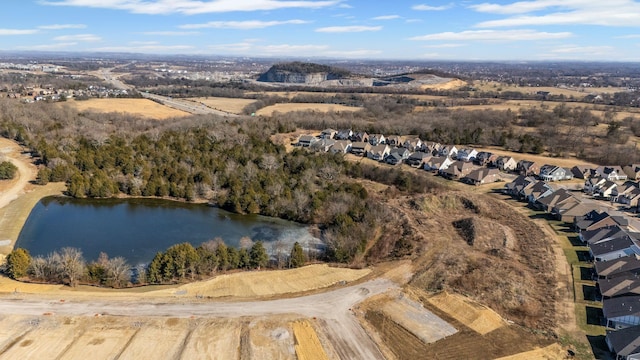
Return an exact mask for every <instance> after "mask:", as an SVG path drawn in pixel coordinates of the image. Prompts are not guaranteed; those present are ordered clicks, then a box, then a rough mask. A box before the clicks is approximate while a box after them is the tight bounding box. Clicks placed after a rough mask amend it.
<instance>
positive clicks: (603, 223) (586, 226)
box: [574, 210, 629, 236]
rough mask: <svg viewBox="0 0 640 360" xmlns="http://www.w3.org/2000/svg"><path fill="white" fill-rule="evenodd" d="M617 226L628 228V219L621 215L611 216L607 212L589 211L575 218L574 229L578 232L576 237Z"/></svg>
mask: <svg viewBox="0 0 640 360" xmlns="http://www.w3.org/2000/svg"><path fill="white" fill-rule="evenodd" d="M615 226H618V227H620V228H622V229H625V230H626V229H628V228H629V219H627V217H626V216H622V215H611V214H609V213H608V212H606V211H604V212H599V211H597V210H593V211H590V212H589V213H588V214H586V215H585V216H584V217H580V218H577V219H576V220H575V222H574V228H575V229H576V230H577V231H578V236H580V235H582V233H584V232H586V231H593V230H597V229H602V228H610V227H615Z"/></svg>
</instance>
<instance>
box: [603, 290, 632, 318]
mask: <svg viewBox="0 0 640 360" xmlns="http://www.w3.org/2000/svg"><path fill="white" fill-rule="evenodd" d="M602 313H603V314H604V317H606V318H607V319H613V318H617V317H620V316H640V295H633V296H620V297H616V298H610V299H604V300H603V301H602Z"/></svg>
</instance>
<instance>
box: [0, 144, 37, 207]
mask: <svg viewBox="0 0 640 360" xmlns="http://www.w3.org/2000/svg"><path fill="white" fill-rule="evenodd" d="M21 151H22V148H21V147H20V145H18V144H17V143H16V142H15V141H11V140H8V139H0V152H1V153H2V154H3V155H4V156H5V157H6V159H7V160H8V161H10V162H11V163H12V164H13V165H15V166H16V167H17V168H18V171H17V173H16V180H15V182H14V183H13V184H12V185H11V186H10V187H9V188H8V189H5V190H4V191H2V192H0V208H3V207H5V206H7V205H8V204H9V203H10V202H11V201H13V200H15V199H16V198H17V197H18V195H19V194H20V193H21V192H23V190H24V187H25V186H27V184H28V183H29V181H31V180H34V179H35V178H36V173H37V172H36V168H35V166H34V165H33V164H32V163H31V162H30V161H29V160H28V159H27V158H26V156H25V155H22V154H21Z"/></svg>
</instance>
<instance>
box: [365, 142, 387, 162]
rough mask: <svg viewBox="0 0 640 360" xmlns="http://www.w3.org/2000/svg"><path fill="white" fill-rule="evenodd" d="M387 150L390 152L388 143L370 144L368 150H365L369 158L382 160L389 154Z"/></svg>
mask: <svg viewBox="0 0 640 360" xmlns="http://www.w3.org/2000/svg"><path fill="white" fill-rule="evenodd" d="M389 152H391V148H390V147H389V145H385V144H382V145H376V146H372V147H371V148H370V149H369V151H367V157H368V158H369V159H371V160H375V161H383V160H384V158H386V157H387V155H389Z"/></svg>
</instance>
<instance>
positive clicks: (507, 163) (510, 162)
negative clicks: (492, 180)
mask: <svg viewBox="0 0 640 360" xmlns="http://www.w3.org/2000/svg"><path fill="white" fill-rule="evenodd" d="M494 164H495V166H496V167H497V168H498V169H500V170H502V171H515V170H516V168H517V167H518V162H517V161H516V159H514V158H512V157H511V156H499V157H498V158H497V159H496V160H495V163H494Z"/></svg>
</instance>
